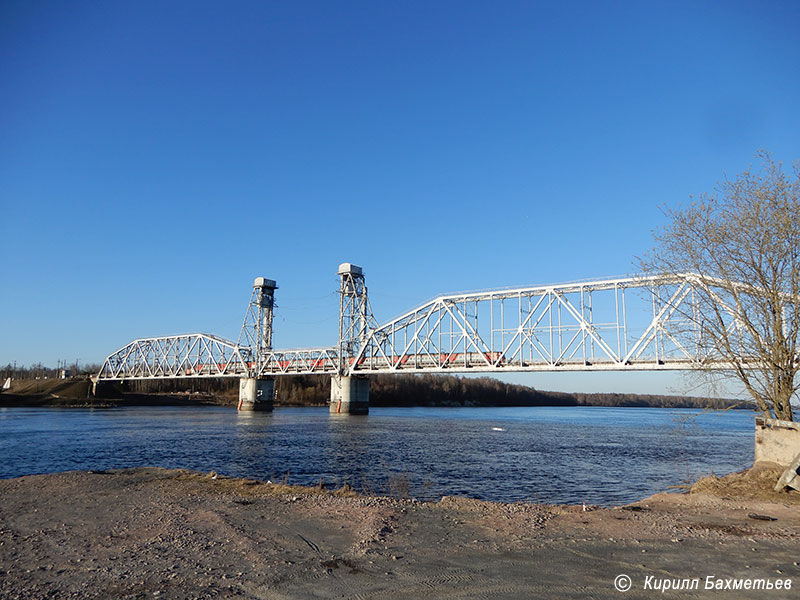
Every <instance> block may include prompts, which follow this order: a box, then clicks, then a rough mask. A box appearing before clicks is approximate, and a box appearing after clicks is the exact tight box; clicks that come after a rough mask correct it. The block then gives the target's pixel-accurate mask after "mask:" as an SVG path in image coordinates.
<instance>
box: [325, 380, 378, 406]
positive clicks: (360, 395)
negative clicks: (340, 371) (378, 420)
mask: <svg viewBox="0 0 800 600" xmlns="http://www.w3.org/2000/svg"><path fill="white" fill-rule="evenodd" d="M331 413H332V414H345V415H366V414H367V413H369V377H363V376H356V375H332V376H331Z"/></svg>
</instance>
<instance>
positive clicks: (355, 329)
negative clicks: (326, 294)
mask: <svg viewBox="0 0 800 600" xmlns="http://www.w3.org/2000/svg"><path fill="white" fill-rule="evenodd" d="M337 273H338V275H339V277H340V281H341V285H340V288H339V294H340V297H339V374H340V375H345V374H346V372H347V371H348V368H349V366H350V365H349V364H348V363H349V359H351V358H353V357H354V356H355V355H356V354H357V353H358V351H359V349H360V348H361V346H362V345H363V343H364V342H365V341H366V339H367V335H368V332H369V327H370V325H371V324H372V321H373V320H374V318H373V316H372V309H371V308H370V305H369V298H368V297H367V286H366V284H365V283H364V271H363V269H362V268H361V267H359V266H356V265H353V264H351V263H342V264H340V265H339V270H338V271H337ZM353 366H355V365H353Z"/></svg>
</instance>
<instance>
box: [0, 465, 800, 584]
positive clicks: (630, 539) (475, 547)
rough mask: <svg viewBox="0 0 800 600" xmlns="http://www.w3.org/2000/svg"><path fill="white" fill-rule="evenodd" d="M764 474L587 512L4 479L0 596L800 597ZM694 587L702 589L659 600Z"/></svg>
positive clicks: (234, 486)
mask: <svg viewBox="0 0 800 600" xmlns="http://www.w3.org/2000/svg"><path fill="white" fill-rule="evenodd" d="M32 451H34V450H32ZM773 473H774V472H773ZM565 476H568V475H565ZM772 477H773V475H772V474H770V472H768V471H763V470H755V471H751V472H750V473H746V474H743V475H738V476H732V477H729V478H726V479H723V480H706V481H704V482H703V481H701V482H700V483H699V484H698V485H697V486H695V492H694V493H691V494H658V495H656V496H653V497H651V498H648V499H646V500H643V501H641V502H637V503H635V504H632V505H629V506H626V507H615V508H595V507H588V509H587V510H584V508H583V507H582V506H549V505H533V504H499V503H487V502H479V501H475V500H469V499H462V498H443V499H442V500H441V501H439V502H436V503H419V502H415V501H413V500H398V499H389V498H373V497H365V496H358V495H356V494H353V493H352V492H348V491H346V490H339V491H336V492H330V491H324V490H315V489H309V488H298V487H290V486H284V485H278V484H268V483H264V482H258V481H253V480H242V479H230V478H225V477H222V476H217V475H215V474H201V473H194V472H189V471H179V470H164V469H156V468H145V469H129V470H117V471H108V472H69V473H60V474H51V475H34V476H27V477H21V478H18V479H9V480H1V481H0V500H1V502H0V598H3V599H9V600H10V599H15V598H31V599H34V598H35V599H37V600H38V599H40V598H81V599H83V598H176V599H182V598H187V599H188V598H258V599H262V598H263V599H267V598H269V599H271V598H276V599H277V598H376V599H378V598H426V599H435V598H607V597H608V598H619V597H620V596H621V595H622V594H621V593H620V592H618V591H617V590H616V589H615V587H614V582H615V578H616V577H617V576H618V575H621V574H624V575H627V576H629V577H630V581H631V585H632V587H631V589H630V590H629V591H628V592H627V593H625V597H632V598H637V597H642V598H644V597H653V596H654V595H660V596H664V597H670V598H678V597H680V598H712V597H719V598H722V597H724V598H760V597H764V598H796V597H798V593H800V592H798V590H800V566H798V565H799V563H798V560H800V493H797V492H785V493H775V492H771V491H770V490H769V484H768V483H766V482H767V480H770V481H772V482H774V479H771V478H772ZM701 490H702V491H701ZM755 517H761V518H755ZM766 518H769V519H772V520H766ZM648 577H650V578H651V579H649V580H648ZM707 577H713V578H715V579H713V580H712V582H715V581H717V580H719V581H720V582H724V580H732V581H743V580H758V579H760V580H769V581H770V582H771V585H772V586H773V587H776V586H778V585H780V586H781V587H782V588H783V587H784V586H785V581H786V580H790V585H791V586H792V587H791V589H790V590H785V589H780V590H778V589H772V590H763V591H752V590H750V591H746V590H744V589H742V590H739V591H731V590H725V591H716V590H705V589H704V587H705V585H706V581H707V580H706V578H707ZM684 578H688V579H689V580H691V579H693V578H699V585H698V589H696V590H695V589H690V590H682V591H676V592H675V591H669V592H667V593H661V592H660V591H658V590H657V589H653V585H657V584H658V582H659V581H664V580H670V581H672V580H682V579H684ZM778 580H781V581H782V583H780V584H777V583H776V582H777V581H778ZM648 581H649V582H650V583H649V587H648ZM618 583H624V581H623V580H618ZM720 585H724V583H722V584H720ZM744 585H746V584H744ZM756 585H758V584H756Z"/></svg>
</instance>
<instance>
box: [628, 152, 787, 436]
mask: <svg viewBox="0 0 800 600" xmlns="http://www.w3.org/2000/svg"><path fill="white" fill-rule="evenodd" d="M756 156H757V158H759V159H760V160H761V165H760V168H758V169H757V170H754V169H753V168H752V167H751V168H750V169H748V170H747V171H745V172H743V173H740V174H739V175H737V176H736V177H735V178H733V179H725V180H724V181H722V182H721V183H719V184H717V186H716V188H715V190H714V192H713V193H711V194H704V195H703V196H701V197H700V198H698V199H694V200H692V201H691V202H690V203H689V204H688V206H678V207H677V208H670V207H665V208H664V213H665V215H666V216H667V217H668V223H667V224H666V225H665V226H664V227H663V228H662V229H660V230H658V231H656V232H654V238H655V246H654V248H653V250H652V251H651V252H650V253H649V254H648V256H647V257H645V258H644V259H643V260H642V261H641V266H642V267H643V269H644V270H645V271H647V272H649V273H654V274H661V275H675V274H679V273H686V272H692V273H696V274H697V276H698V277H697V279H698V281H699V285H698V286H697V289H696V292H695V293H696V294H697V298H696V301H697V305H698V306H699V307H700V310H698V311H696V312H695V313H693V314H691V315H688V314H687V315H684V316H685V317H687V318H688V319H689V320H691V321H693V325H695V326H696V328H697V330H698V331H699V332H700V340H702V342H701V343H698V349H699V351H700V353H701V356H702V355H705V356H710V355H712V354H714V355H717V356H721V357H722V360H723V361H724V369H722V370H720V371H717V373H718V374H719V373H724V374H725V376H728V377H734V378H735V379H737V380H739V381H740V382H741V383H742V384H743V385H744V387H745V389H746V390H747V391H748V392H749V393H750V395H751V396H752V397H753V399H754V400H755V402H756V405H757V407H758V409H759V410H760V411H761V412H762V413H763V414H764V415H765V416H774V417H775V418H777V419H783V420H787V421H791V420H793V413H792V400H793V399H796V398H797V393H798V388H799V387H800V384H798V369H800V360H798V358H799V357H798V334H799V333H800V162H798V163H796V164H795V166H794V169H793V175H787V174H786V173H785V172H784V171H783V168H782V165H781V163H780V162H775V161H774V160H773V158H772V156H771V155H770V154H769V153H768V152H765V151H760V152H759V153H758V154H757V155H756ZM699 366H700V367H701V368H703V369H706V370H708V368H709V365H708V364H700V365H699Z"/></svg>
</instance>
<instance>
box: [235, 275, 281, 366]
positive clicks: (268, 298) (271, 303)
mask: <svg viewBox="0 0 800 600" xmlns="http://www.w3.org/2000/svg"><path fill="white" fill-rule="evenodd" d="M276 289H278V286H277V284H276V283H275V281H273V280H272V279H266V278H264V277H256V279H255V281H254V282H253V294H252V295H251V296H250V305H249V306H248V307H247V313H245V316H244V323H243V324H242V331H241V333H240V334H239V346H245V347H247V348H250V351H251V353H252V362H253V363H255V364H252V365H248V370H249V371H251V372H254V373H256V374H258V373H259V372H260V371H261V367H262V366H263V364H264V360H265V359H266V356H267V354H268V353H269V351H270V350H272V311H273V309H274V308H275V290H276Z"/></svg>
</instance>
